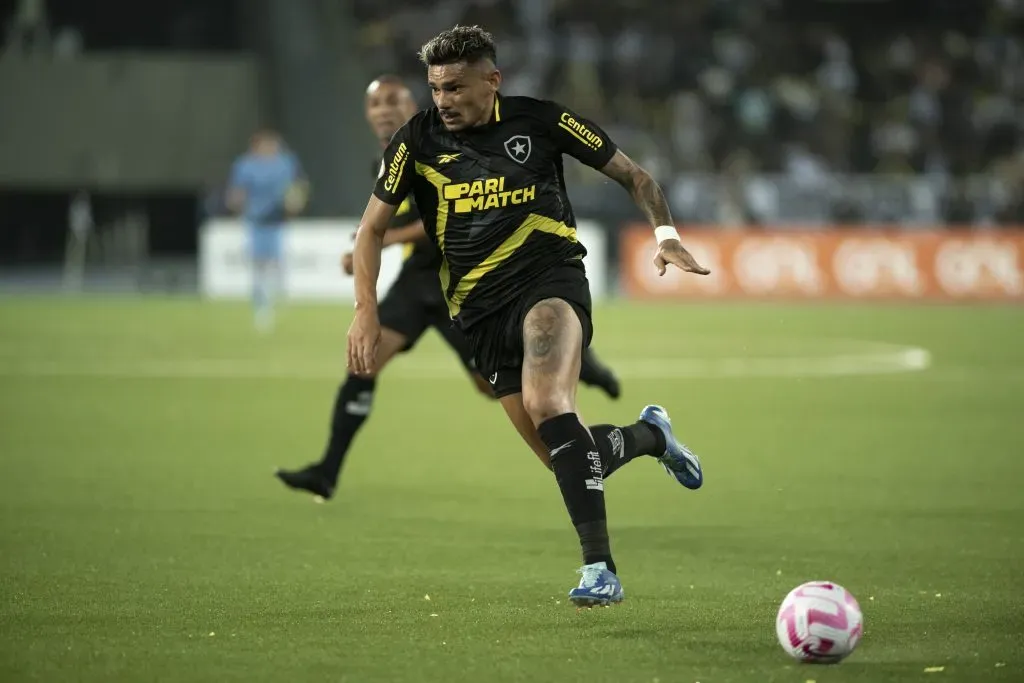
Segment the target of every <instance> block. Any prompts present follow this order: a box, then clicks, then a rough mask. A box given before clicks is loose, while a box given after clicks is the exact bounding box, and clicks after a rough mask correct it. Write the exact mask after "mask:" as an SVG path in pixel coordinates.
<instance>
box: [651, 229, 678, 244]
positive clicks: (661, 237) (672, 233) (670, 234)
mask: <svg viewBox="0 0 1024 683" xmlns="http://www.w3.org/2000/svg"><path fill="white" fill-rule="evenodd" d="M654 239H656V240H658V244H661V243H662V242H664V241H665V240H679V231H678V230H676V226H674V225H659V226H658V227H656V228H655V229H654ZM680 241H682V240H680Z"/></svg>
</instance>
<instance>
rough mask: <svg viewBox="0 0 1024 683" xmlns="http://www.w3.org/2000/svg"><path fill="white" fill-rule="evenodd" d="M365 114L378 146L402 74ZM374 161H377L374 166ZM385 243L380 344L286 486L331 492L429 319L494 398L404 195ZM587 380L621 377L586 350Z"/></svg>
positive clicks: (614, 391)
mask: <svg viewBox="0 0 1024 683" xmlns="http://www.w3.org/2000/svg"><path fill="white" fill-rule="evenodd" d="M365 104H366V121H367V123H368V124H369V125H370V128H371V129H372V130H373V133H374V135H375V136H376V137H377V140H378V141H379V143H380V146H381V150H383V149H384V148H386V147H387V146H388V142H389V141H390V140H391V138H392V137H393V136H394V134H395V132H396V131H398V129H399V128H401V127H402V124H404V123H405V122H406V121H408V120H409V119H410V118H411V117H412V116H413V115H414V114H415V113H416V109H417V107H416V103H415V100H414V98H413V95H412V93H411V92H410V91H409V88H408V87H406V85H405V84H404V83H403V82H402V80H401V79H400V78H398V77H397V76H392V75H383V76H380V77H378V78H377V79H375V80H374V81H373V82H372V83H370V85H369V87H368V88H367V89H366V96H365ZM377 168H378V166H374V172H376V171H377ZM388 225H389V229H388V230H387V232H385V233H384V238H383V241H382V246H390V245H393V244H400V243H401V244H404V245H405V250H406V255H405V261H404V263H403V265H402V269H401V271H400V272H399V275H398V278H397V279H396V280H395V282H394V284H392V286H391V288H390V289H389V290H388V293H387V296H386V297H385V298H384V300H383V301H381V303H380V308H379V319H380V326H381V338H380V344H379V345H378V346H377V350H376V358H375V366H374V371H373V372H370V373H365V374H363V375H356V374H349V376H348V377H346V378H345V381H344V382H343V383H342V384H341V386H340V387H339V389H338V393H337V395H336V397H335V400H334V410H333V412H332V417H331V431H330V436H329V440H328V443H327V447H326V448H325V450H324V454H323V457H322V458H321V459H320V461H319V462H317V463H314V464H312V465H309V466H307V467H304V468H302V469H299V470H278V472H277V473H276V474H277V477H278V478H279V479H280V480H281V481H282V482H284V483H285V484H286V485H287V486H289V487H291V488H293V489H297V490H301V491H308V492H310V493H313V494H315V495H317V496H319V497H320V498H322V499H324V500H329V499H330V498H331V497H332V496H333V495H334V491H335V490H336V488H337V484H338V477H339V473H340V472H341V469H342V465H343V463H344V459H345V456H346V454H347V453H348V450H349V447H350V446H351V444H352V441H353V439H354V438H355V435H356V432H358V431H359V428H360V427H362V425H363V423H364V422H365V421H366V419H367V418H368V417H369V415H370V410H371V407H372V404H373V394H374V390H375V388H376V384H377V376H378V375H379V374H380V371H381V370H383V369H384V367H385V366H386V365H387V364H388V363H389V362H390V361H391V360H392V359H393V358H394V357H395V356H397V355H398V354H399V353H402V352H404V351H408V350H410V349H412V348H413V347H414V346H415V345H416V342H417V341H419V339H420V337H422V336H423V334H424V333H425V332H426V331H427V330H428V329H430V328H431V327H433V328H434V329H436V330H437V331H438V333H439V334H440V335H441V337H442V338H443V339H444V340H445V342H447V344H448V345H449V346H450V347H451V349H452V350H453V351H454V352H455V354H456V355H457V356H458V358H459V361H460V362H461V363H462V366H463V367H464V368H465V369H466V372H467V373H468V374H469V376H470V378H471V379H472V381H473V383H474V385H475V386H476V387H477V389H479V391H480V392H481V393H483V394H484V395H486V396H488V397H492V398H493V392H492V389H491V386H490V384H489V383H488V382H487V380H486V379H484V377H483V376H481V375H480V373H479V372H477V369H476V364H475V363H474V361H473V354H472V350H471V349H470V347H469V344H468V343H467V341H466V339H465V337H464V336H463V335H462V333H461V332H460V331H459V330H458V329H457V328H455V327H454V325H453V324H452V320H451V317H450V316H449V311H448V305H447V303H446V302H445V299H444V296H443V293H442V291H441V285H440V281H439V279H438V272H439V270H440V268H441V263H442V261H441V252H440V251H439V250H438V248H437V247H436V246H435V245H434V244H433V243H432V242H431V241H430V240H428V239H427V234H426V232H425V231H424V228H423V221H422V220H421V218H420V214H419V212H418V211H417V209H416V204H415V203H414V202H413V197H412V196H411V195H410V196H406V197H404V198H403V199H402V201H401V202H400V203H399V205H398V207H397V209H396V210H395V213H394V217H392V218H391V219H390V220H389V224H388ZM342 268H343V269H344V270H345V271H346V272H347V273H349V274H352V255H351V254H345V255H344V257H343V258H342ZM581 380H582V381H583V382H584V383H587V384H591V385H594V386H598V387H600V388H602V389H603V390H604V391H605V392H606V393H608V394H609V395H610V396H612V397H613V398H615V397H617V396H618V395H619V383H618V380H617V379H616V377H615V375H614V374H613V373H612V371H611V370H610V369H608V368H606V367H604V366H603V365H601V364H600V363H599V362H598V361H597V360H596V359H595V358H594V357H593V355H592V354H588V355H587V357H586V358H585V362H584V364H583V369H582V371H581ZM531 445H534V446H535V451H536V452H537V455H538V457H540V458H541V459H542V460H544V461H546V460H547V450H546V448H545V447H544V446H543V444H539V443H536V444H531Z"/></svg>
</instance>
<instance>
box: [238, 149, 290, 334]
mask: <svg viewBox="0 0 1024 683" xmlns="http://www.w3.org/2000/svg"><path fill="white" fill-rule="evenodd" d="M308 196H309V184H308V183H307V181H306V180H305V178H304V177H303V173H302V168H301V167H300V165H299V161H298V159H297V158H296V157H295V155H294V154H292V153H291V152H290V151H288V150H287V149H286V148H285V146H284V144H283V143H282V142H281V138H280V137H279V136H278V135H277V134H276V133H274V132H273V131H270V130H261V131H259V132H257V133H256V134H255V135H254V136H253V138H252V144H251V146H250V148H249V151H248V152H247V153H245V154H243V155H242V156H240V157H239V158H238V159H236V160H235V163H234V165H233V166H232V168H231V178H230V181H229V185H228V192H227V205H228V208H230V209H231V210H232V211H234V212H235V213H237V214H240V215H241V216H242V220H243V222H244V224H245V228H246V230H247V231H248V233H249V255H250V258H251V259H252V264H253V288H252V304H253V315H254V318H255V323H256V327H257V328H258V329H259V330H261V331H268V330H270V329H271V328H272V327H273V324H274V301H275V298H276V293H277V289H278V280H279V277H280V270H281V269H280V263H281V252H282V246H281V243H282V235H283V232H284V226H285V223H286V222H287V219H288V217H289V216H293V215H295V214H297V213H299V212H300V211H302V209H303V208H305V206H306V200H307V199H308Z"/></svg>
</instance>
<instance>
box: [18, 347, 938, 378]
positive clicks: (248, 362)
mask: <svg viewBox="0 0 1024 683" xmlns="http://www.w3.org/2000/svg"><path fill="white" fill-rule="evenodd" d="M863 343H864V345H865V346H868V345H871V346H872V350H865V352H863V353H855V352H844V353H836V354H833V355H823V356H794V357H782V358H772V357H762V358H758V357H732V358H686V357H682V358H672V357H665V358H656V357H648V358H642V359H641V358H624V359H617V358H614V357H611V356H609V357H608V358H607V359H606V360H607V362H608V363H609V365H610V366H611V367H613V368H614V369H615V372H616V374H618V375H619V376H620V377H621V378H622V379H624V380H630V379H695V378H704V379H708V378H743V377H778V378H787V377H788V378H812V377H842V376H851V375H886V374H894V373H906V372H920V371H923V370H927V369H928V368H929V367H930V366H931V354H930V353H929V352H928V351H927V350H926V349H923V348H920V347H916V346H895V345H882V344H877V343H874V342H863ZM881 347H886V348H881ZM343 373H344V367H343V365H342V364H341V362H340V361H339V362H338V363H337V364H334V363H310V362H300V361H283V362H282V361H276V362H275V361H274V360H273V359H268V360H261V359H258V358H253V359H237V358H236V359H193V360H163V361H162V360H148V361H147V360H134V361H133V360H127V361H126V360H120V359H92V360H82V361H31V360H29V361H20V362H18V363H17V364H16V365H10V366H5V365H4V364H3V363H2V362H0V376H3V377H93V378H100V379H102V378H138V379H290V380H323V379H337V378H338V377H340V376H341V375H342V374H343ZM387 376H389V377H404V378H407V379H424V380H440V379H447V378H457V379H459V380H460V381H461V380H463V373H462V370H461V369H460V368H459V367H458V365H457V363H456V361H455V359H454V358H444V357H442V356H440V355H431V356H427V357H419V358H417V357H415V356H410V357H408V358H399V360H397V361H396V362H395V364H394V365H393V366H392V367H390V368H388V370H387Z"/></svg>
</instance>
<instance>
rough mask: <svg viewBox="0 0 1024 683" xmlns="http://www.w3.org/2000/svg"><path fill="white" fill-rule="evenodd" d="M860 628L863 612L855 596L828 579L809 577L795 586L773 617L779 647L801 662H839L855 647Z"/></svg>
mask: <svg viewBox="0 0 1024 683" xmlns="http://www.w3.org/2000/svg"><path fill="white" fill-rule="evenodd" d="M863 629H864V616H863V614H862V613H861V611H860V605H858V604H857V600H856V599H855V598H854V597H853V596H852V595H851V594H850V593H849V592H847V590H846V589H845V588H843V587H842V586H840V585H839V584H836V583H832V582H830V581H811V582H808V583H805V584H803V585H801V586H797V587H796V588H794V589H793V590H792V591H790V593H789V595H787V596H786V599H785V600H783V601H782V606H780V607H779V614H778V616H777V617H776V619H775V632H776V634H777V635H778V637H779V643H780V644H781V645H782V648H783V649H784V650H785V651H786V653H787V654H789V656H791V657H793V658H795V659H798V660H800V661H803V662H816V663H821V664H830V663H835V662H838V661H839V660H841V659H843V658H844V657H846V656H847V655H849V654H850V653H851V652H853V650H854V648H856V647H857V643H858V642H859V641H860V636H861V633H862V632H863Z"/></svg>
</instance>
